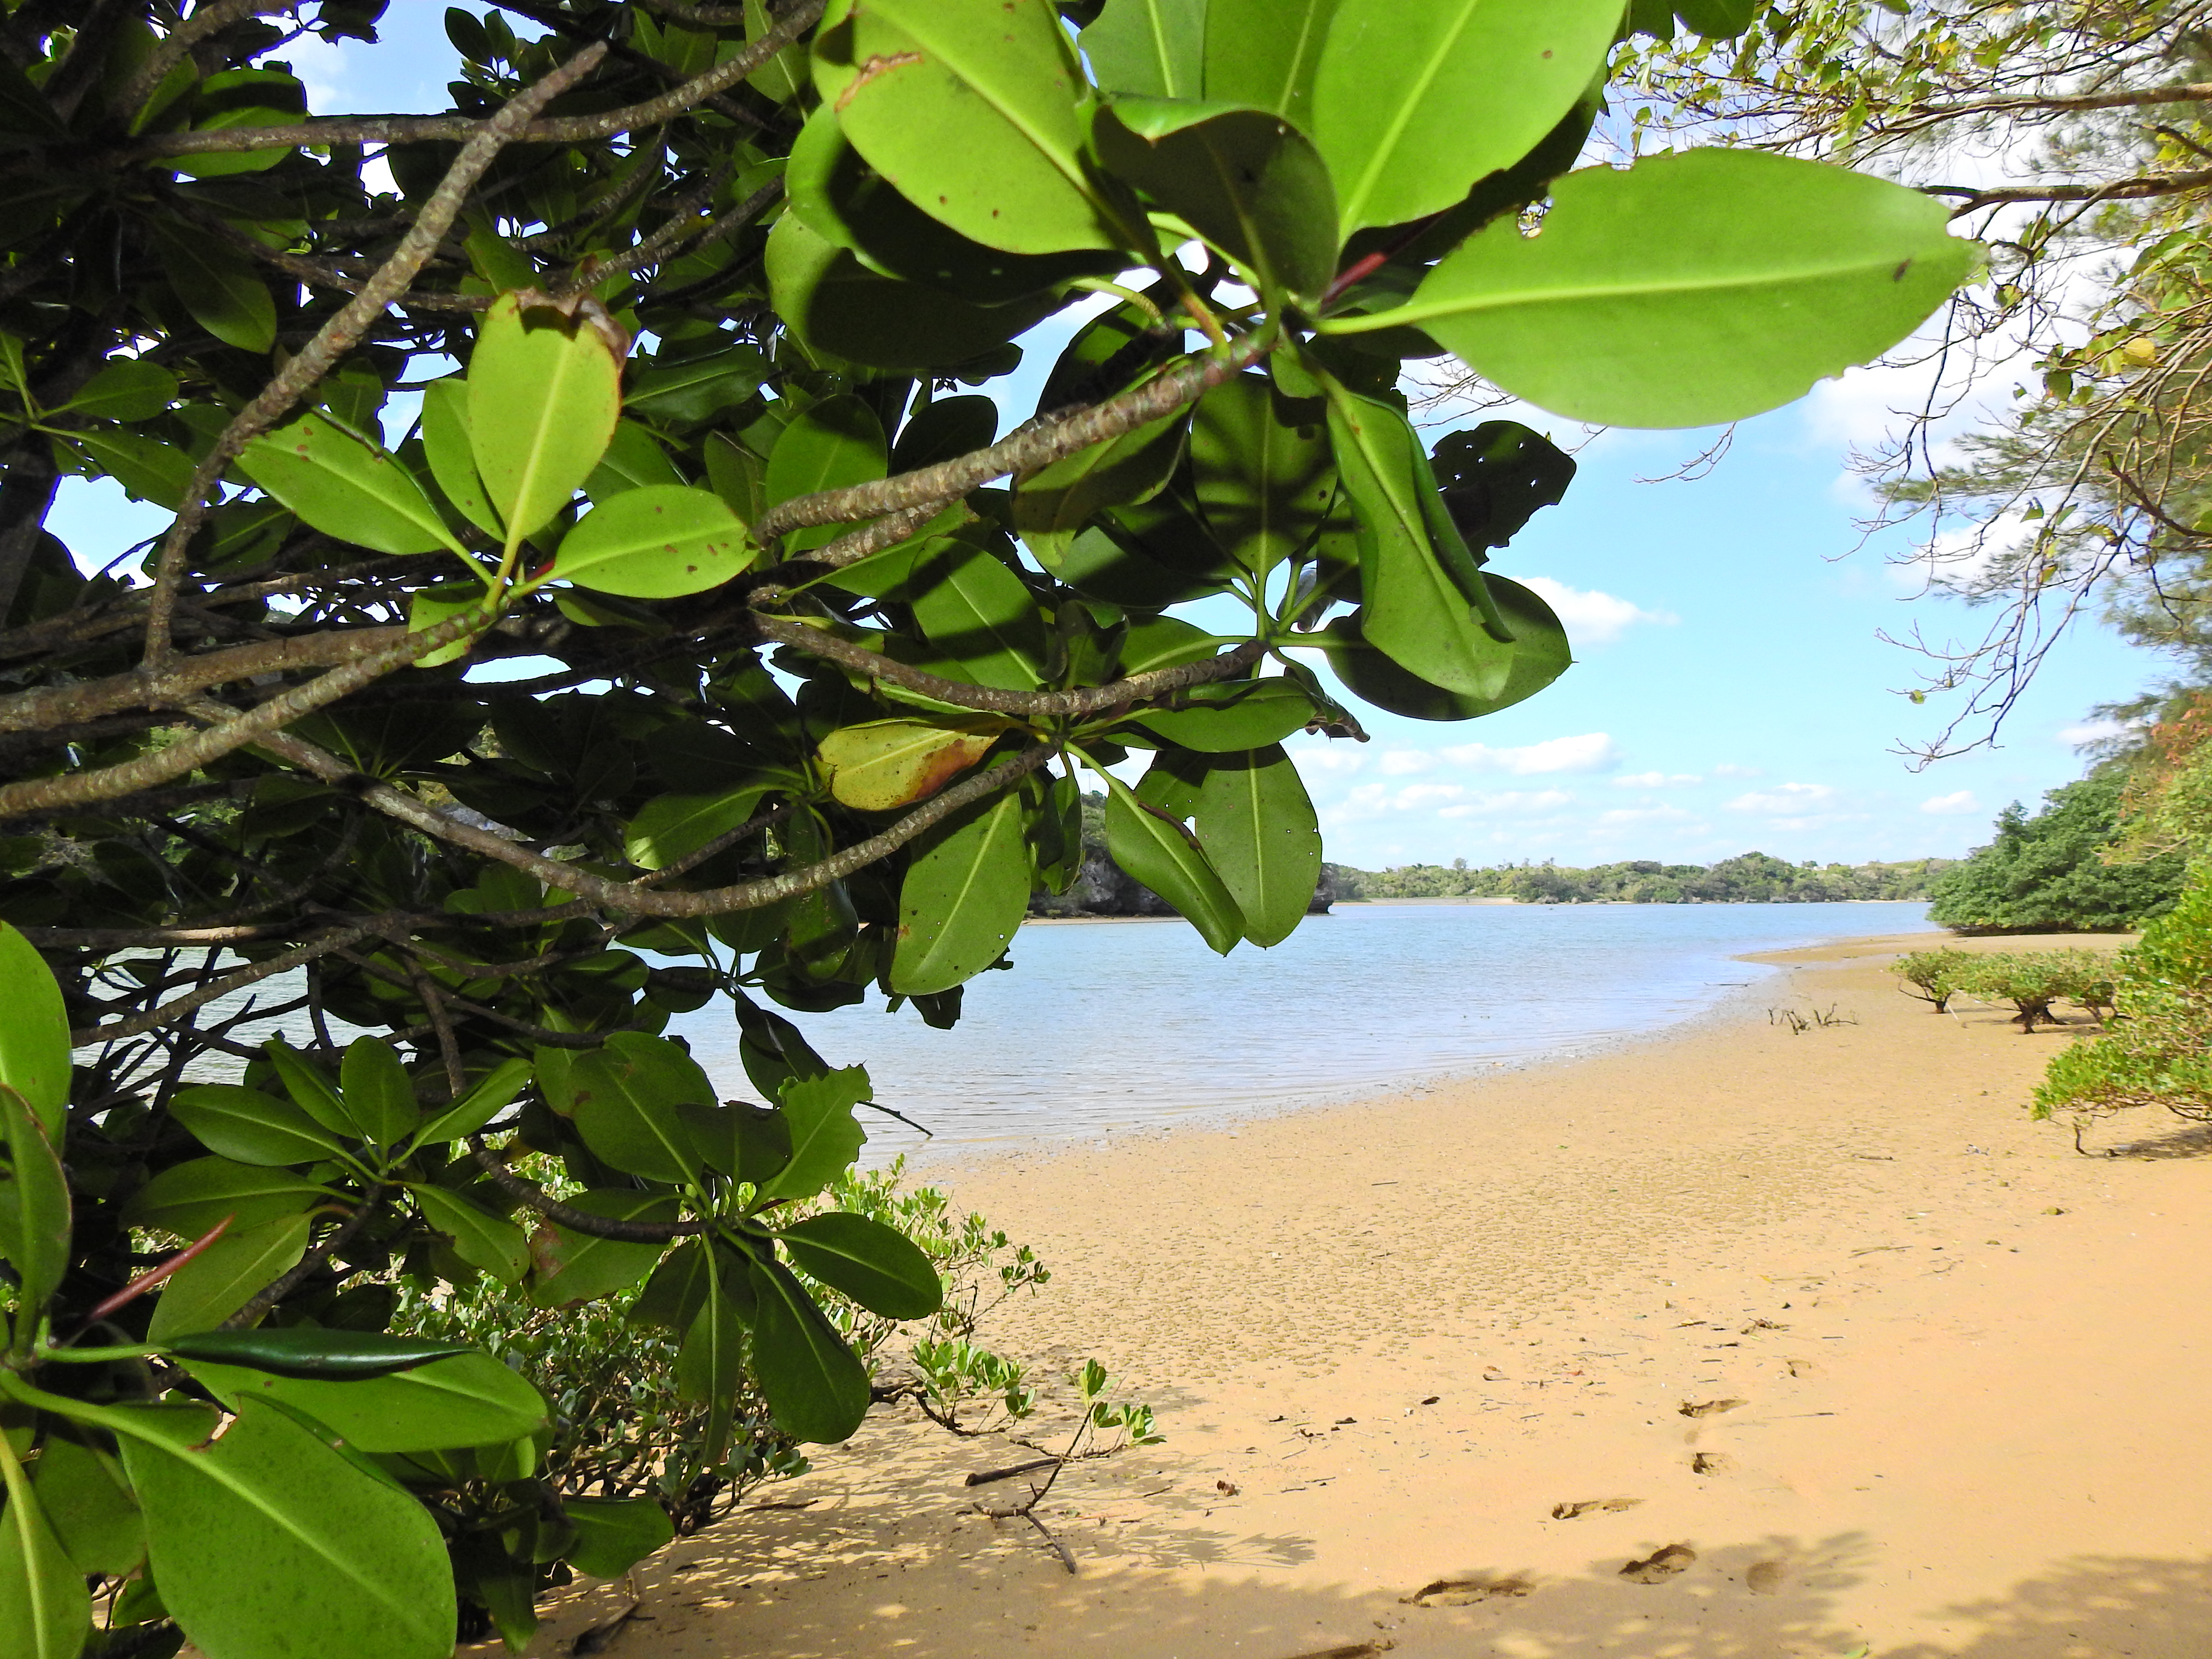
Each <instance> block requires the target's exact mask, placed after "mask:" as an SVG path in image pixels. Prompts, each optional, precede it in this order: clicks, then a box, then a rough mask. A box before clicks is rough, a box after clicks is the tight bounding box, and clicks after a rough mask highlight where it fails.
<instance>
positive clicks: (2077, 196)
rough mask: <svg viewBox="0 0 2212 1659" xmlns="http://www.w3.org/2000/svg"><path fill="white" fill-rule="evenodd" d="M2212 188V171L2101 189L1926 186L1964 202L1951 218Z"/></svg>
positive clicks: (2148, 177)
mask: <svg viewBox="0 0 2212 1659" xmlns="http://www.w3.org/2000/svg"><path fill="white" fill-rule="evenodd" d="M2208 186H2212V167H2201V168H2198V169H2197V170H2196V171H2194V172H2191V173H2148V174H2145V175H2143V176H2142V177H2141V178H2136V179H2113V180H2112V181H2111V182H2110V183H2107V184H2102V185H2079V184H2077V185H1998V186H1996V187H1995V188H1994V189H1984V188H1983V187H1982V186H1980V185H1921V186H1920V190H1921V192H1922V193H1923V195H1928V196H1957V197H1963V198H1964V199H1963V200H1962V201H1961V202H1960V205H1959V206H1957V207H1955V208H1954V209H1953V210H1952V211H1951V216H1952V217H1953V218H1954V219H1955V218H1957V217H1958V216H1959V215H1960V214H1962V213H1972V212H1973V211H1974V210H1976V209H1978V208H1985V207H1996V206H1998V205H1999V204H2003V203H2007V202H2133V201H2142V200H2145V199H2147V198H2149V197H2159V196H2180V195H2185V194H2186V193H2187V192H2188V191H2192V190H2203V189H2205V188H2207V187H2208Z"/></svg>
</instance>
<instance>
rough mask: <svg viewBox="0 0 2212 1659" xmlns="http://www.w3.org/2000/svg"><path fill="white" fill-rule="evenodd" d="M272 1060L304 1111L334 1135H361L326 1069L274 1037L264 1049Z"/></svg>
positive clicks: (270, 1061) (289, 1091) (278, 1073)
mask: <svg viewBox="0 0 2212 1659" xmlns="http://www.w3.org/2000/svg"><path fill="white" fill-rule="evenodd" d="M261 1051H262V1053H264V1054H266V1055H268V1056H269V1063H270V1065H272V1066H275V1067H276V1075H277V1077H278V1078H279V1079H282V1080H283V1085H284V1092H285V1093H286V1094H288V1095H289V1096H291V1097H292V1098H293V1099H294V1100H295V1101H296V1102H297V1103H299V1105H300V1108H301V1110H302V1111H304V1112H306V1113H307V1115H308V1116H309V1117H312V1118H313V1119H314V1120H315V1121H316V1122H318V1123H319V1124H321V1125H322V1126H323V1127H325V1129H328V1130H329V1131H331V1133H333V1134H337V1135H342V1136H344V1137H346V1138H347V1139H352V1138H353V1137H355V1136H356V1135H358V1134H359V1133H361V1127H360V1126H359V1125H358V1124H356V1122H355V1121H353V1114H352V1113H350V1112H349V1111H347V1110H346V1105H345V1102H344V1101H343V1100H341V1099H340V1098H339V1097H338V1091H337V1085H335V1084H333V1083H332V1082H331V1079H329V1077H328V1076H326V1075H325V1073H324V1072H323V1069H322V1067H320V1066H317V1065H315V1064H314V1063H313V1062H312V1061H311V1060H308V1059H307V1057H306V1056H305V1055H303V1054H301V1053H300V1051H299V1050H298V1049H296V1048H293V1047H292V1046H291V1044H289V1043H288V1042H285V1041H284V1039H283V1038H282V1037H270V1039H269V1041H268V1042H264V1043H263V1044H262V1045H261Z"/></svg>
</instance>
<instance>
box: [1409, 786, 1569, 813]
mask: <svg viewBox="0 0 2212 1659" xmlns="http://www.w3.org/2000/svg"><path fill="white" fill-rule="evenodd" d="M1406 793H1408V794H1411V793H1413V791H1412V790H1410V789H1409V790H1407V792H1406ZM1574 804H1575V798H1574V797H1573V796H1572V795H1571V794H1569V793H1567V792H1566V791H1565V790H1564V789H1507V790H1504V791H1501V792H1500V793H1498V794H1495V795H1481V796H1478V797H1477V798H1476V799H1474V800H1471V801H1468V802H1465V803H1463V804H1462V805H1457V806H1447V807H1445V808H1444V809H1443V811H1440V812H1438V813H1437V817H1440V818H1475V817H1492V816H1494V815H1497V814H1499V813H1529V812H1553V811H1558V810H1559V808H1560V807H1562V806H1572V805H1574Z"/></svg>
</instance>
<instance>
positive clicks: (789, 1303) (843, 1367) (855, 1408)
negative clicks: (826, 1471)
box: [747, 1261, 868, 1445]
mask: <svg viewBox="0 0 2212 1659" xmlns="http://www.w3.org/2000/svg"><path fill="white" fill-rule="evenodd" d="M747 1276H748V1278H750V1280H751V1282H752V1289H753V1296H754V1298H755V1300H756V1301H757V1303H758V1304H759V1306H758V1311H757V1313H756V1314H755V1316H754V1324H753V1373H754V1375H755V1376H757V1377H758V1378H759V1379H760V1385H761V1392H762V1393H763V1395H767V1396H768V1406H769V1411H770V1412H771V1413H773V1414H774V1415H775V1420H776V1423H777V1424H778V1425H779V1426H781V1428H782V1430H783V1431H784V1432H785V1433H787V1434H788V1435H790V1436H791V1437H792V1438H793V1439H794V1440H805V1441H812V1442H814V1443H817V1444H821V1445H831V1444H834V1443H836V1442H838V1441H840V1440H844V1439H847V1438H849V1437H851V1435H852V1432H853V1431H854V1430H855V1429H857V1428H859V1427H860V1419H862V1418H864V1417H866V1415H867V1414H868V1370H867V1367H866V1366H865V1365H863V1364H861V1363H860V1359H859V1358H858V1357H857V1356H856V1355H855V1354H854V1352H853V1351H852V1349H850V1348H849V1347H848V1346H845V1339H844V1338H843V1337H842V1336H840V1335H838V1334H837V1328H836V1326H834V1325H832V1324H831V1323H830V1322H829V1321H828V1320H827V1319H826V1318H824V1317H823V1314H822V1310H821V1309H819V1308H817V1307H816V1306H815V1305H814V1298H813V1297H811V1296H809V1295H807V1293H806V1288H805V1286H804V1285H801V1284H800V1283H799V1281H798V1280H797V1279H794V1278H793V1277H792V1273H791V1269H790V1268H788V1267H785V1266H784V1265H783V1264H782V1263H781V1262H780V1261H775V1262H769V1263H767V1264H765V1265H763V1264H762V1263H760V1262H755V1263H753V1264H752V1266H751V1267H750V1271H749V1273H748V1275H747Z"/></svg>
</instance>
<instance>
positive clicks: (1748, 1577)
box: [1743, 1561, 1790, 1595]
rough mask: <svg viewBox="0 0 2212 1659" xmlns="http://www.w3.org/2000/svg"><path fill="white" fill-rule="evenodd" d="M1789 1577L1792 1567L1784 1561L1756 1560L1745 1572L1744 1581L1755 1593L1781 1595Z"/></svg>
mask: <svg viewBox="0 0 2212 1659" xmlns="http://www.w3.org/2000/svg"><path fill="white" fill-rule="evenodd" d="M1788 1577H1790V1568H1789V1566H1788V1565H1786V1564H1785V1563H1784V1562H1780V1561H1754V1562H1753V1563H1752V1564H1751V1565H1750V1567H1749V1569H1748V1570H1747V1571H1746V1572H1745V1573H1744V1575H1743V1582H1744V1586H1745V1588H1746V1589H1749V1590H1750V1591H1751V1593H1752V1594H1753V1595H1781V1594H1782V1585H1783V1582H1784V1580H1785V1579H1787V1578H1788Z"/></svg>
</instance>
